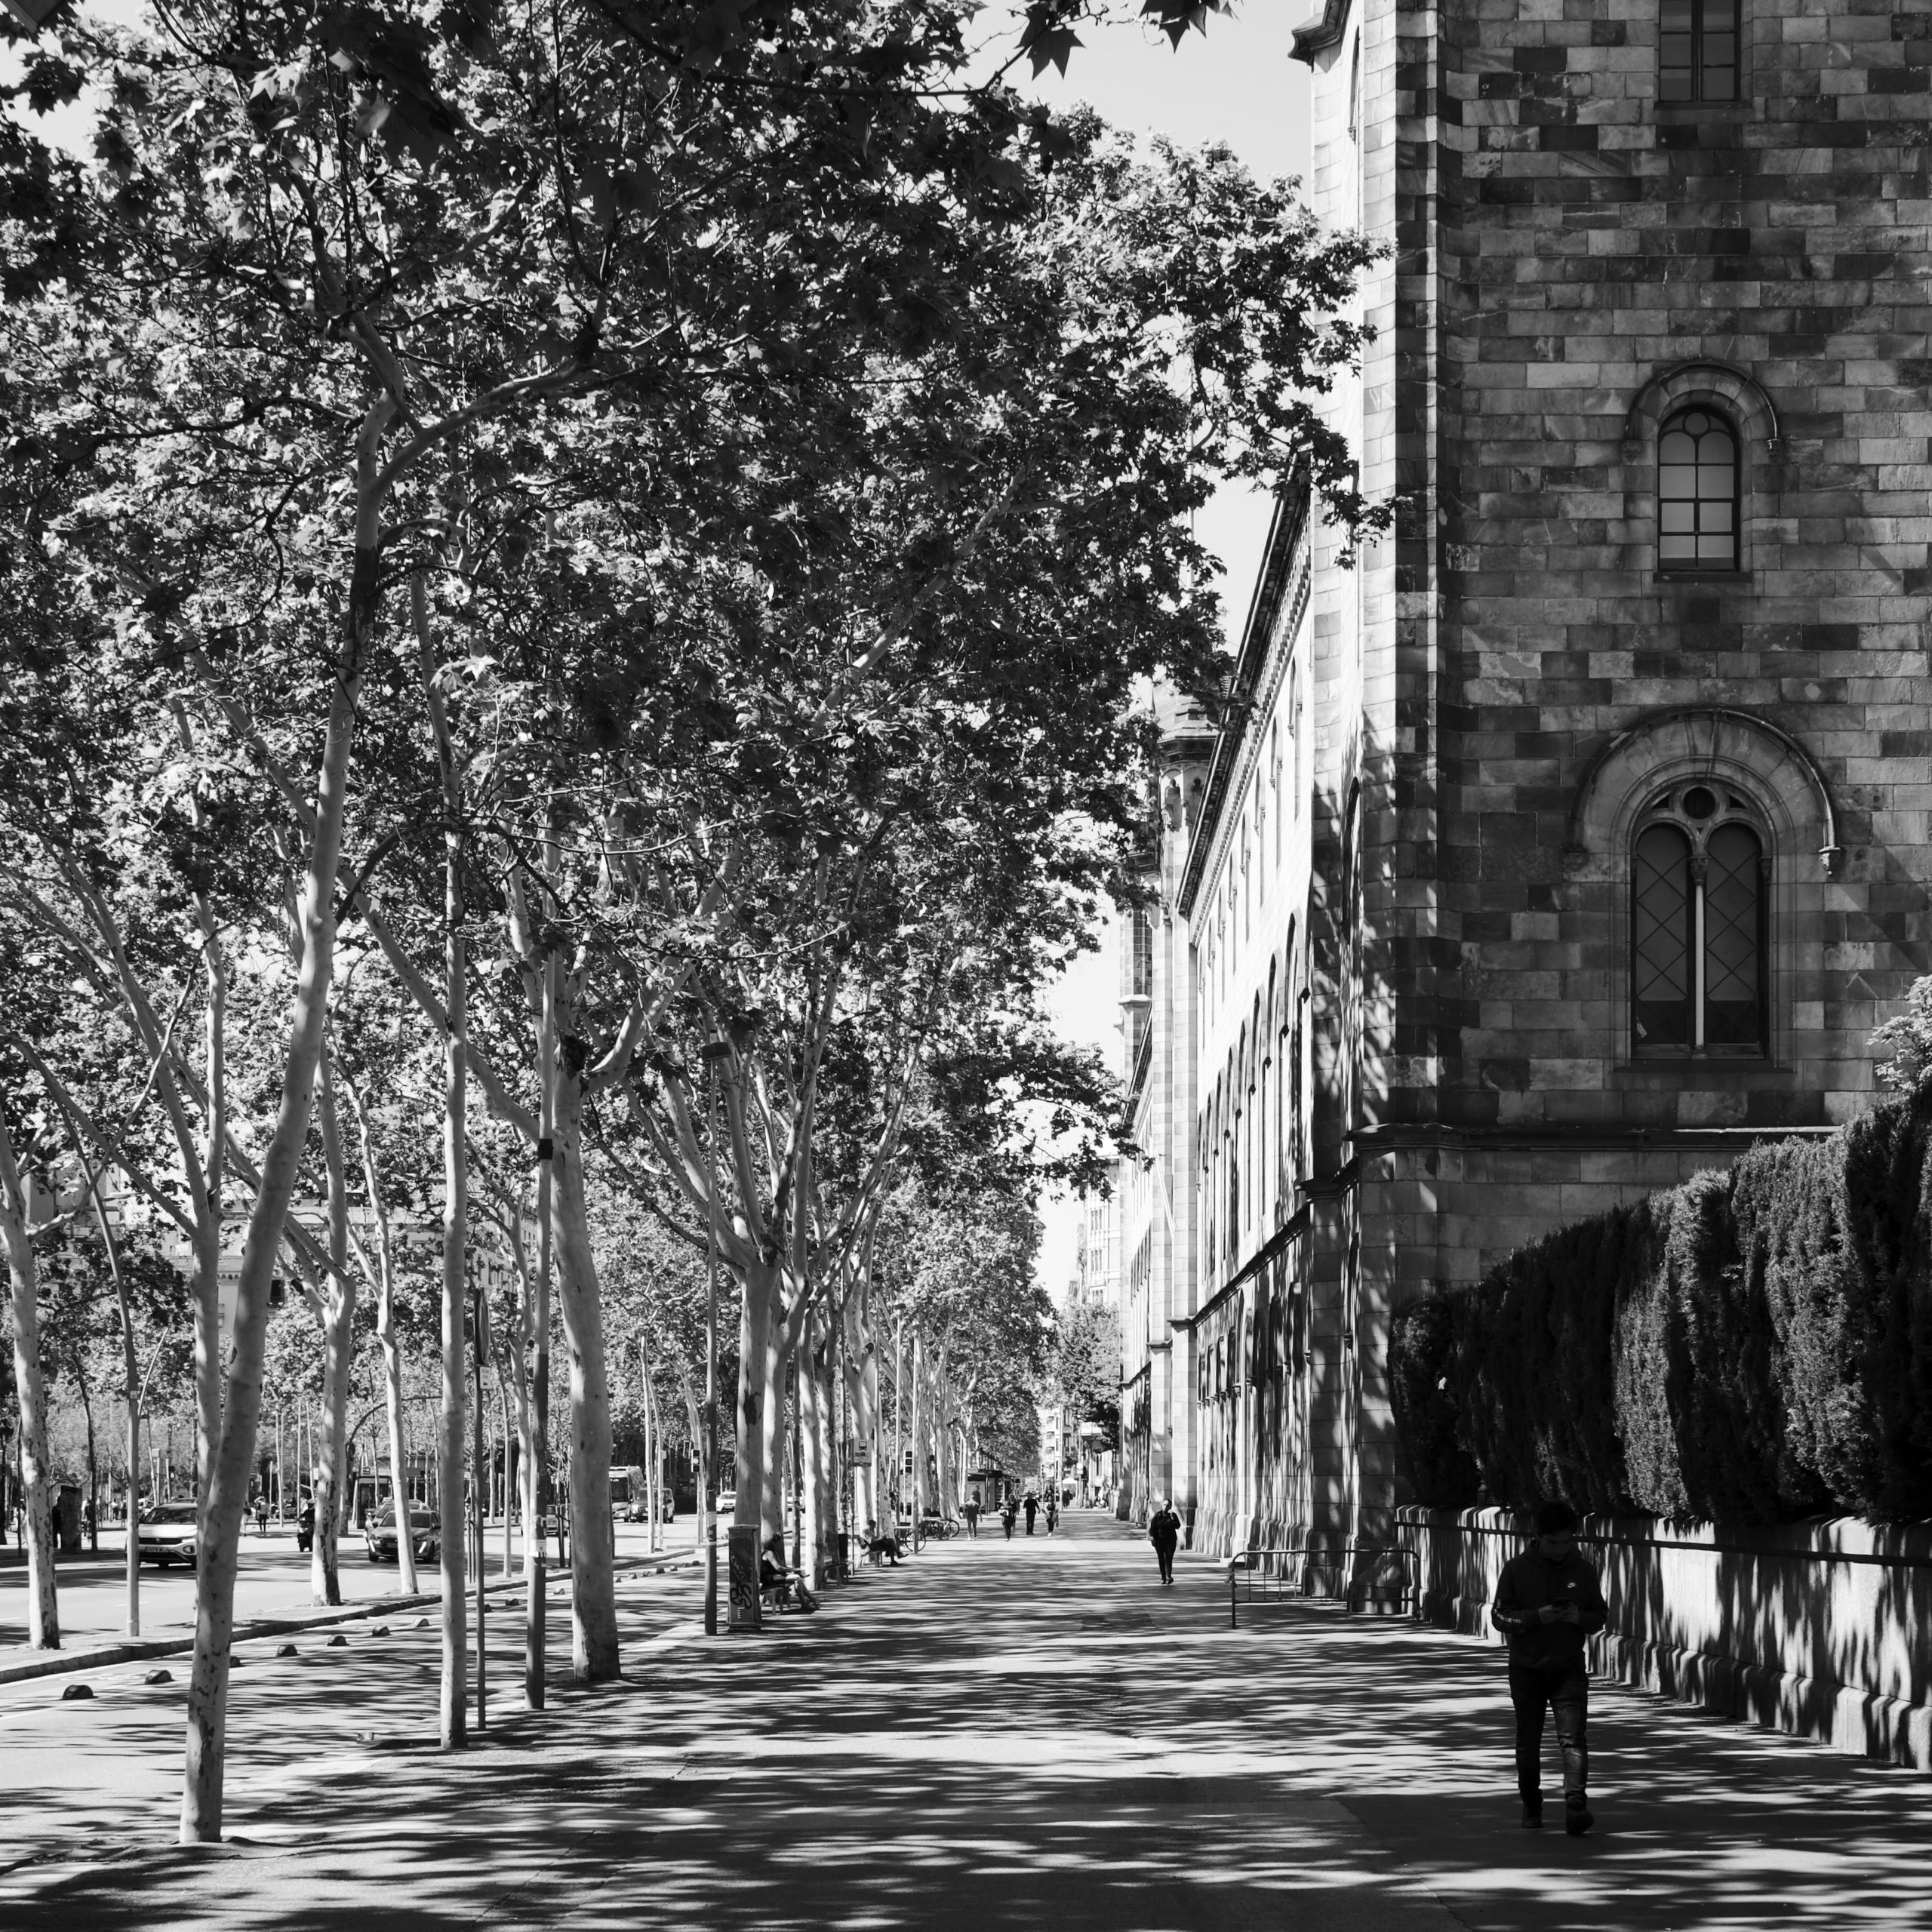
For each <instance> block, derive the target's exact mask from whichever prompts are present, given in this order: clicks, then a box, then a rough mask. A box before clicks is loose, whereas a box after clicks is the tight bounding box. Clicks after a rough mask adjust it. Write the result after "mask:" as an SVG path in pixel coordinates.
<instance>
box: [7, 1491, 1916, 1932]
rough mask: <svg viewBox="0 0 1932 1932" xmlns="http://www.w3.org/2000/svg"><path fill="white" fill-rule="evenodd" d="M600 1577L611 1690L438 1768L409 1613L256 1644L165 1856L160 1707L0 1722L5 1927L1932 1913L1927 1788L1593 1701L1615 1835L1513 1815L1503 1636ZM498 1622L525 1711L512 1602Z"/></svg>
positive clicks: (60, 1711)
mask: <svg viewBox="0 0 1932 1932" xmlns="http://www.w3.org/2000/svg"><path fill="white" fill-rule="evenodd" d="M620 1597H621V1601H622V1602H623V1610H622V1611H621V1620H622V1625H623V1639H624V1662H625V1671H626V1677H625V1680H624V1681H623V1682H622V1683H621V1684H617V1685H613V1686H608V1687H602V1688H600V1689H598V1690H594V1691H592V1690H580V1689H577V1688H574V1687H572V1688H566V1689H565V1690H561V1692H559V1693H556V1694H553V1697H552V1709H550V1710H549V1712H546V1714H544V1715H543V1716H541V1717H531V1718H525V1717H522V1716H521V1715H518V1717H517V1718H516V1719H515V1721H512V1722H511V1723H509V1724H506V1725H505V1726H504V1727H502V1728H501V1729H499V1730H493V1731H492V1733H491V1735H490V1737H489V1739H488V1741H487V1742H486V1743H484V1744H482V1745H481V1746H479V1748H478V1749H474V1750H472V1751H471V1752H469V1753H467V1754H466V1755H463V1756H460V1757H445V1756H443V1755H441V1754H439V1753H438V1752H435V1750H434V1749H432V1748H429V1747H428V1746H426V1743H425V1742H424V1741H423V1740H425V1739H426V1734H427V1732H428V1729H429V1725H430V1724H431V1723H432V1721H433V1702H434V1691H435V1633H434V1632H433V1631H430V1632H411V1631H408V1630H405V1629H400V1628H398V1629H397V1630H396V1632H395V1634H394V1635H392V1637H391V1638H389V1639H387V1640H384V1641H380V1642H377V1641H368V1642H365V1641H362V1640H361V1639H360V1638H358V1640H357V1641H356V1644H355V1648H354V1649H353V1651H351V1652H348V1653H343V1652H340V1651H337V1652H327V1651H320V1650H315V1649H312V1647H311V1644H309V1643H304V1644H303V1652H304V1654H303V1656H302V1657H300V1658H297V1659H293V1660H287V1661H285V1662H282V1663H276V1662H275V1661H273V1660H272V1659H271V1658H269V1657H267V1656H266V1654H264V1653H262V1652H255V1653H251V1654H248V1659H247V1662H246V1663H245V1667H244V1669H243V1670H242V1672H240V1673H238V1676H237V1678H236V1681H235V1683H236V1688H235V1709H234V1714H233V1723H234V1725H235V1748H234V1756H233V1760H232V1770H231V1784H230V1789H231V1795H232V1807H231V1817H232V1830H233V1832H234V1835H235V1842H233V1843H232V1844H229V1846H227V1847H222V1848H220V1849H217V1850H208V1851H202V1852H196V1853H183V1852H181V1851H179V1850H174V1849H173V1848H171V1847H168V1846H167V1845H166V1844H165V1839H166V1838H167V1837H168V1835H170V1834H171V1827H172V1820H173V1817H174V1807H175V1805H176V1804H177V1802H178V1798H177V1792H178V1780H179V1776H180V1770H179V1753H180V1703H179V1686H178V1685H177V1686H175V1687H171V1688H170V1689H168V1690H161V1691H153V1690H147V1689H146V1688H145V1687H141V1686H140V1684H139V1683H138V1679H137V1677H135V1676H134V1674H133V1673H128V1674H126V1675H125V1676H124V1677H122V1678H119V1679H117V1680H116V1681H112V1682H109V1681H106V1680H103V1681H100V1682H97V1684H96V1689H97V1698H96V1699H95V1700H94V1702H93V1703H79V1704H68V1705H56V1704H53V1703H48V1702H47V1701H45V1697H47V1696H49V1695H51V1694H54V1693H53V1692H51V1690H50V1691H49V1692H48V1693H45V1694H43V1695H42V1701H39V1702H34V1703H28V1702H25V1701H23V1702H20V1703H16V1704H12V1705H7V1706H0V1749H4V1750H5V1752H6V1761H7V1763H8V1773H7V1774H0V1775H5V1776H7V1777H10V1778H11V1780H13V1783H12V1786H11V1795H9V1796H7V1797H0V1830H4V1831H5V1832H7V1833H8V1835H9V1837H10V1838H11V1839H12V1841H13V1842H14V1843H16V1844H18V1843H20V1835H19V1831H18V1829H17V1825H16V1810H15V1807H16V1805H18V1804H19V1801H21V1800H25V1801H26V1803H25V1804H23V1805H20V1806H19V1820H20V1829H29V1835H30V1837H31V1838H32V1840H33V1841H37V1846H38V1861H37V1862H36V1863H33V1864H32V1865H29V1866H22V1867H19V1868H17V1869H15V1870H14V1872H12V1873H11V1874H10V1875H6V1876H5V1877H4V1878H0V1921H4V1922H5V1924H7V1925H8V1927H10V1928H13V1927H18V1928H20V1932H28V1929H29V1928H34V1927H57V1926H59V1927H75V1926H81V1925H85V1926H86V1927H89V1928H94V1927H101V1928H114V1927H134V1926H153V1925H158V1924H168V1925H170V1926H171V1927H172V1926H183V1927H215V1926H220V1927H242V1926H247V1927H272V1928H276V1932H282V1929H283V1928H301V1929H302V1932H308V1929H309V1928H316V1932H321V1928H325V1927H349V1925H350V1924H355V1927H357V1928H358V1932H374V1928H378V1927H391V1926H395V1927H401V1926H405V1925H408V1926H412V1927H443V1926H448V1927H457V1926H477V1927H481V1926H488V1927H491V1928H493V1932H494V1928H499V1927H501V1928H506V1932H517V1929H518V1928H523V1927H537V1926H544V1927H558V1926H565V1927H571V1928H573V1932H575V1929H576V1928H590V1927H604V1926H611V1927H617V1926H620V1925H621V1926H624V1927H652V1928H656V1927H667V1928H668V1927H693V1928H697V1927H703V1928H705V1932H767V1928H772V1927H820V1926H824V1927H831V1926H841V1927H843V1926H857V1925H861V1924H863V1925H864V1926H866V1927H877V1928H900V1927H903V1928H906V1932H913V1928H921V1932H924V1928H937V1932H955V1928H956V1932H1003V1928H1008V1927H1012V1928H1016V1929H1017V1928H1020V1927H1026V1928H1029V1932H1030V1928H1037V1927H1042V1926H1047V1927H1052V1928H1053V1932H1088V1928H1092V1932H1100V1928H1103V1927H1105V1928H1131V1932H1191V1928H1197V1927H1198V1928H1201V1932H1206V1929H1207V1928H1209V1927H1214V1928H1223V1927H1228V1928H1238V1929H1239V1932H1246V1928H1249V1927H1254V1928H1260V1927H1269V1928H1291V1929H1292V1932H1371V1928H1372V1929H1373V1932H1454V1928H1455V1927H1473V1928H1478V1932H1492V1929H1493V1932H1518V1929H1519V1928H1520V1932H1531V1928H1536V1932H1580V1928H1584V1927H1593V1928H1594V1927H1618V1928H1621V1927H1632V1928H1641V1929H1642V1932H1651V1929H1652V1928H1659V1929H1661V1928H1663V1927H1672V1928H1679V1929H1680V1932H1694V1929H1695V1928H1703V1927H1746V1926H1749V1927H1769V1926H1802V1927H1818V1928H1820V1932H1823V1928H1826V1927H1830V1928H1834V1929H1836V1928H1853V1927H1866V1926H1869V1927H1887V1928H1891V1927H1907V1926H1914V1925H1921V1924H1923V1925H1927V1926H1932V1858H1928V1856H1927V1854H1928V1853H1932V1832H1928V1829H1927V1824H1926V1823H1925V1820H1926V1816H1927V1798H1928V1797H1932V1786H1928V1783H1927V1780H1924V1778H1922V1777H1916V1776H1914V1775H1912V1774H1901V1773H1896V1772H1887V1771H1885V1770H1882V1769H1880V1768H1878V1767H1874V1766H1869V1765H1866V1764H1862V1763H1860V1762H1858V1761H1854V1760H1850V1759H1847V1758H1838V1757H1834V1756H1832V1755H1830V1754H1829V1753H1827V1752H1824V1751H1823V1750H1821V1749H1817V1747H1815V1746H1806V1745H1803V1744H1800V1743H1794V1742H1793V1741H1792V1740H1789V1739H1786V1738H1783V1737H1777V1736H1774V1735H1773V1734H1768V1733H1761V1732H1754V1731H1746V1730H1740V1729H1739V1728H1737V1727H1734V1726H1730V1725H1727V1724H1719V1723H1716V1722H1714V1721H1706V1720H1702V1719H1699V1718H1696V1717H1694V1716H1691V1715H1686V1714H1684V1713H1682V1712H1678V1711H1677V1710H1676V1709H1674V1708H1672V1707H1671V1706H1666V1705H1664V1704H1663V1703H1659V1702H1657V1701H1656V1700H1650V1699H1646V1698H1643V1697H1638V1696H1635V1695H1632V1694H1629V1693H1624V1692H1620V1691H1614V1690H1602V1691H1600V1692H1599V1693H1598V1696H1597V1698H1596V1711H1595V1721H1594V1726H1593V1730H1594V1736H1593V1740H1592V1743H1593V1746H1594V1750H1595V1758H1596V1765H1597V1773H1596V1777H1595V1789H1594V1795H1595V1798H1596V1801H1597V1810H1598V1817H1599V1818H1600V1820H1601V1826H1600V1827H1599V1829H1598V1832H1596V1833H1594V1834H1592V1836H1591V1837H1589V1838H1586V1839H1583V1840H1571V1839H1568V1838H1565V1837H1564V1836H1563V1835H1562V1834H1561V1832H1560V1831H1558V1832H1543V1833H1541V1834H1536V1833H1531V1832H1524V1831H1521V1829H1519V1828H1518V1826H1517V1825H1516V1823H1515V1800H1514V1792H1513V1789H1512V1776H1511V1771H1510V1766H1509V1721H1508V1708H1507V1701H1506V1697H1505V1696H1504V1694H1503V1684H1502V1662H1501V1657H1500V1654H1498V1653H1497V1652H1496V1651H1493V1650H1491V1649H1489V1648H1487V1647H1485V1646H1483V1645H1481V1644H1478V1643H1476V1642H1474V1641H1470V1640H1466V1639H1461V1638H1454V1637H1450V1636H1445V1635H1439V1634H1437V1633H1434V1632H1421V1631H1418V1630H1416V1629H1414V1628H1413V1627H1412V1626H1401V1625H1396V1624H1392V1623H1377V1622H1372V1621H1370V1620H1364V1619H1358V1618H1349V1617H1346V1616H1343V1615H1342V1614H1339V1613H1337V1612H1334V1611H1329V1610H1325V1609H1322V1608H1318V1607H1300V1606H1291V1607H1287V1608H1285V1609H1284V1610H1282V1611H1278V1612H1274V1613H1270V1614H1271V1616H1272V1621H1270V1622H1268V1623H1265V1624H1264V1623H1263V1622H1262V1621H1261V1620H1260V1619H1259V1618H1257V1619H1256V1620H1255V1621H1254V1622H1253V1623H1247V1624H1244V1627H1243V1628H1242V1629H1241V1630H1239V1631H1238V1632H1230V1631H1229V1629H1227V1627H1226V1595H1225V1590H1224V1587H1223V1584H1222V1581H1221V1578H1220V1572H1219V1571H1218V1570H1217V1569H1216V1568H1214V1567H1210V1566H1207V1565H1206V1564H1183V1565H1182V1567H1181V1568H1180V1573H1179V1581H1178V1583H1177V1586H1176V1587H1175V1588H1174V1589H1172V1590H1171V1591H1163V1590H1161V1589H1158V1586H1156V1585H1155V1582H1154V1566H1153V1562H1152V1556H1151V1554H1150V1553H1149V1552H1148V1550H1147V1549H1146V1545H1145V1543H1143V1542H1141V1541H1140V1540H1139V1539H1138V1538H1137V1537H1134V1536H1133V1535H1132V1534H1131V1533H1129V1532H1124V1531H1121V1530H1120V1529H1119V1528H1118V1527H1117V1526H1115V1525H1114V1524H1111V1523H1108V1522H1105V1521H1098V1520H1094V1519H1089V1518H1081V1517H1080V1516H1078V1515H1075V1516H1073V1517H1072V1518H1069V1521H1068V1522H1067V1524H1066V1528H1065V1530H1064V1531H1063V1534H1062V1535H1060V1536H1059V1537H1054V1538H1053V1539H1051V1540H1048V1539H1046V1538H1044V1537H1035V1538H1033V1539H1032V1540H1029V1539H1027V1538H1026V1537H1018V1538H1016V1540H1014V1542H1013V1543H1006V1542H1004V1540H1003V1539H1000V1538H998V1537H994V1538H988V1537H985V1536H982V1537H980V1539H979V1540H977V1542H974V1541H966V1540H961V1541H956V1542H952V1543H944V1544H939V1545H934V1546H929V1547H928V1549H927V1551H926V1552H925V1553H924V1554H923V1555H921V1556H920V1557H919V1558H917V1559H916V1560H915V1561H912V1562H910V1563H909V1564H907V1565H906V1567H904V1568H903V1569H901V1570H899V1571H865V1572H863V1573H862V1574H861V1575H860V1578H859V1579H858V1580H857V1582H856V1583H854V1584H853V1585H852V1586H850V1587H849V1588H848V1589H843V1590H838V1591H834V1592H830V1593H829V1595H828V1598H827V1601H826V1607H825V1609H824V1610H823V1611H822V1612H821V1613H820V1615H819V1616H817V1617H811V1618H792V1617H788V1618H785V1619H783V1620H780V1623H778V1624H777V1626H775V1627H774V1628H772V1629H770V1630H769V1631H768V1632H766V1633H765V1634H764V1635H762V1636H761V1637H758V1638H738V1639H728V1640H719V1641H715V1642H706V1641H705V1640H704V1639H703V1638H702V1636H701V1635H698V1634H697V1633H696V1632H695V1631H694V1627H693V1626H692V1624H691V1622H690V1619H691V1617H693V1616H694V1614H695V1612H696V1609H697V1594H696V1586H695V1582H694V1579H692V1578H691V1577H690V1576H688V1574H686V1575H681V1576H672V1577H656V1578H644V1579H639V1580H636V1581H635V1582H634V1583H631V1584H629V1585H627V1586H626V1588H625V1589H624V1590H623V1592H620ZM552 1618H553V1627H555V1626H561V1625H562V1624H563V1623H564V1618H563V1617H562V1615H561V1606H559V1607H558V1611H553V1613H552ZM491 1629H492V1644H493V1647H494V1649H495V1651H496V1655H497V1660H498V1661H497V1664H496V1666H495V1667H494V1669H495V1676H494V1681H496V1682H497V1684H499V1685H500V1686H502V1687H504V1688H505V1689H508V1688H509V1684H508V1683H507V1682H506V1678H505V1675H504V1671H505V1667H506V1663H507V1660H506V1658H505V1656H504V1651H505V1649H506V1647H509V1646H510V1645H512V1644H517V1643H520V1641H521V1625H520V1620H515V1619H512V1618H511V1617H503V1618H495V1619H493V1620H492V1626H491ZM558 1661H559V1662H561V1655H560V1654H559V1657H558ZM30 1688H31V1687H22V1688H21V1690H20V1691H19V1692H17V1693H15V1694H14V1695H15V1696H16V1697H19V1698H24V1697H25V1694H26V1690H29V1689H30ZM359 1734H373V1736H374V1740H375V1741H374V1742H365V1741H362V1740H361V1736H360V1735H359ZM49 1775H51V1777H52V1778H53V1782H52V1783H51V1784H48V1783H45V1778H46V1777H47V1776H49ZM50 1812H52V1813H54V1814H56V1815H55V1816H54V1817H50V1816H49V1814H50ZM83 1841H85V1842H83ZM110 1860H111V1862H110Z"/></svg>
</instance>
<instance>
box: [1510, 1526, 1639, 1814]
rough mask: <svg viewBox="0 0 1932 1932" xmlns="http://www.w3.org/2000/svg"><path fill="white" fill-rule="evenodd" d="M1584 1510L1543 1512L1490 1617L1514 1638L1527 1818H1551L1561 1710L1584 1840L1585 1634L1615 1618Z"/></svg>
mask: <svg viewBox="0 0 1932 1932" xmlns="http://www.w3.org/2000/svg"><path fill="white" fill-rule="evenodd" d="M1576 1530H1577V1512H1576V1511H1575V1510H1574V1509H1571V1507H1570V1506H1569V1504H1568V1503H1564V1502H1561V1501H1553V1502H1549V1503H1545V1504H1544V1505H1543V1507H1542V1508H1541V1509H1539V1510H1538V1511H1537V1539H1536V1541H1535V1542H1534V1543H1532V1544H1531V1546H1530V1547H1529V1548H1528V1549H1526V1550H1524V1552H1522V1553H1521V1555H1518V1556H1512V1558H1510V1559H1509V1561H1508V1562H1507V1563H1506V1564H1504V1565H1503V1575H1502V1577H1501V1579H1500V1581H1499V1582H1498V1583H1497V1586H1496V1601H1495V1602H1494V1604H1492V1605H1491V1611H1490V1614H1491V1617H1492V1618H1493V1619H1494V1622H1495V1624H1496V1627H1497V1629H1499V1630H1500V1631H1501V1632H1503V1635H1505V1636H1506V1637H1507V1638H1509V1701H1510V1702H1511V1703H1512V1704H1513V1705H1514V1706H1515V1709H1516V1789H1518V1791H1519V1792H1521V1794H1522V1799H1523V1823H1524V1824H1525V1825H1540V1824H1541V1823H1543V1712H1544V1710H1545V1709H1546V1708H1547V1709H1552V1710H1554V1711H1555V1713H1556V1740H1557V1743H1558V1744H1559V1745H1560V1746H1561V1747H1562V1751H1563V1825H1564V1830H1566V1831H1567V1832H1568V1833H1569V1834H1570V1835H1571V1837H1572V1838H1580V1837H1582V1836H1583V1833H1584V1832H1587V1831H1588V1830H1589V1829H1590V1827H1591V1826H1592V1825H1593V1824H1594V1823H1595V1822H1596V1820H1595V1817H1593V1816H1592V1814H1591V1811H1590V1807H1589V1796H1588V1792H1587V1789H1586V1788H1587V1786H1588V1785H1589V1771H1590V1753H1589V1731H1588V1724H1589V1690H1590V1680H1589V1673H1588V1672H1586V1669H1584V1666H1583V1639H1584V1638H1586V1637H1588V1636H1591V1635H1594V1634H1595V1632H1597V1631H1599V1630H1601V1629H1602V1628H1603V1626H1604V1623H1605V1622H1606V1621H1607V1620H1608V1617H1609V1614H1610V1613H1609V1611H1608V1609H1607V1607H1606V1606H1605V1604H1604V1600H1603V1592H1602V1590H1601V1589H1600V1588H1599V1587H1598V1583H1597V1573H1596V1571H1595V1570H1594V1569H1593V1568H1592V1567H1591V1566H1590V1564H1588V1563H1586V1561H1584V1560H1583V1558H1582V1557H1581V1556H1580V1555H1578V1554H1577V1538H1576Z"/></svg>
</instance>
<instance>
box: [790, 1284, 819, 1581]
mask: <svg viewBox="0 0 1932 1932" xmlns="http://www.w3.org/2000/svg"><path fill="white" fill-rule="evenodd" d="M813 1326H814V1324H813V1323H812V1322H811V1321H810V1320H808V1321H807V1322H806V1324H805V1330H804V1334H801V1336H800V1337H798V1347H797V1349H796V1351H795V1352H794V1354H793V1355H792V1399H793V1401H794V1403H795V1404H796V1414H795V1417H794V1422H793V1429H792V1441H793V1442H794V1443H795V1444H796V1451H795V1454H796V1456H797V1464H796V1468H795V1472H794V1473H795V1491H794V1497H795V1511H796V1515H795V1519H794V1521H795V1530H794V1533H795V1536H796V1537H797V1540H798V1555H796V1556H795V1558H793V1559H792V1560H793V1561H794V1563H795V1565H796V1567H798V1569H799V1570H800V1571H803V1572H804V1574H807V1575H808V1576H809V1577H811V1580H812V1583H813V1584H814V1587H816V1586H817V1585H819V1584H820V1583H823V1582H824V1580H825V1571H824V1556H825V1548H824V1540H825V1518H824V1516H823V1514H822V1512H821V1504H822V1498H821V1497H820V1494H819V1482H818V1466H819V1459H820V1455H821V1454H822V1453H823V1438H824V1432H825V1418H824V1416H823V1414H822V1413H821V1411H820V1403H819V1386H818V1361H817V1350H816V1349H814V1348H813V1346H812V1337H811V1331H812V1328H813Z"/></svg>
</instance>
